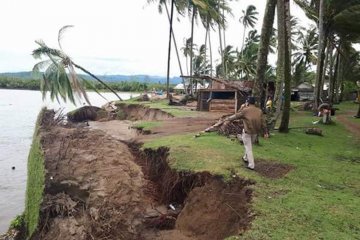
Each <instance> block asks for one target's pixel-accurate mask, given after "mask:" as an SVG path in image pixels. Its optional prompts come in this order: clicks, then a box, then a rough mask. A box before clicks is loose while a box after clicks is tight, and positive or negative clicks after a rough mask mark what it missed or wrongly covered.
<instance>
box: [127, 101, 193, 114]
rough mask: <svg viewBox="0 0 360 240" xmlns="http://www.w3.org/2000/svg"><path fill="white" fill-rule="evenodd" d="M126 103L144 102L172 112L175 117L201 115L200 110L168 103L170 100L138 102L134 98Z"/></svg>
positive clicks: (152, 106)
mask: <svg viewBox="0 0 360 240" xmlns="http://www.w3.org/2000/svg"><path fill="white" fill-rule="evenodd" d="M124 102H125V103H133V104H142V105H145V106H148V107H150V108H158V109H161V110H163V111H165V112H168V113H170V114H172V115H173V116H175V117H193V116H197V115H199V112H196V111H191V110H188V109H183V108H179V107H176V106H170V105H168V100H166V99H164V100H156V101H146V102H138V101H136V100H134V99H130V100H126V101H124Z"/></svg>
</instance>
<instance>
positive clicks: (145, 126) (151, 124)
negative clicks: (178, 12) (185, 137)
mask: <svg viewBox="0 0 360 240" xmlns="http://www.w3.org/2000/svg"><path fill="white" fill-rule="evenodd" d="M161 124H162V122H155V121H140V122H136V123H135V124H133V127H134V128H138V129H142V130H145V131H147V130H150V131H151V130H152V129H153V128H155V127H159V126H161Z"/></svg>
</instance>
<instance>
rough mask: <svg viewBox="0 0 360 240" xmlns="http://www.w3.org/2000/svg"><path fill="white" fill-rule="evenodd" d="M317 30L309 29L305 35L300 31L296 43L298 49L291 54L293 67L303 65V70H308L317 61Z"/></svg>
mask: <svg viewBox="0 0 360 240" xmlns="http://www.w3.org/2000/svg"><path fill="white" fill-rule="evenodd" d="M316 31H317V29H316V28H315V27H314V28H311V29H309V30H307V31H306V33H304V32H302V31H300V32H299V34H298V38H297V39H296V42H297V43H298V47H297V48H296V52H294V54H293V59H294V60H293V65H304V67H305V70H307V69H309V68H310V66H311V64H315V63H316V60H317V56H316V50H317V48H318V35H317V33H316Z"/></svg>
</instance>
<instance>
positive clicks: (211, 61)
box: [208, 29, 213, 77]
mask: <svg viewBox="0 0 360 240" xmlns="http://www.w3.org/2000/svg"><path fill="white" fill-rule="evenodd" d="M208 32H209V52H210V77H212V76H213V59H212V47H211V35H210V33H211V32H210V31H209V29H208Z"/></svg>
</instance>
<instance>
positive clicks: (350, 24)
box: [294, 0, 360, 109]
mask: <svg viewBox="0 0 360 240" xmlns="http://www.w3.org/2000/svg"><path fill="white" fill-rule="evenodd" d="M294 1H295V2H296V3H297V4H298V5H299V6H300V7H301V8H303V10H304V11H305V13H306V15H307V16H308V17H309V18H310V19H312V20H313V21H315V22H316V23H318V25H319V41H320V42H319V46H318V49H319V51H318V64H317V72H316V76H317V77H316V83H315V90H314V94H315V104H314V109H315V108H317V105H318V103H319V95H320V88H321V82H322V79H321V78H322V76H323V74H322V71H323V70H324V59H325V47H326V41H327V39H328V37H329V36H331V35H332V34H333V33H337V34H339V35H342V36H346V37H345V38H346V39H353V36H354V35H357V34H359V33H360V25H359V20H360V1H359V0H351V1H342V0H331V1H324V0H318V1H310V2H309V1H307V0H294ZM320 35H321V36H320ZM340 59H341V57H340ZM338 73H339V72H338Z"/></svg>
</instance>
